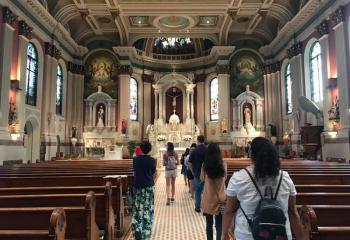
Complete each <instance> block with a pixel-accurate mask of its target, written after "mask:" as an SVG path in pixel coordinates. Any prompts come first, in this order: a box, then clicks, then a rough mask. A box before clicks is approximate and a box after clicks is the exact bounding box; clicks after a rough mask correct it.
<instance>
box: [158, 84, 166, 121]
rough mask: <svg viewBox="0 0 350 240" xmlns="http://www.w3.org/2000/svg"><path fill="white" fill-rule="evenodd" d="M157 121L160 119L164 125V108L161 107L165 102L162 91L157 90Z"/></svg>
mask: <svg viewBox="0 0 350 240" xmlns="http://www.w3.org/2000/svg"><path fill="white" fill-rule="evenodd" d="M158 96H159V119H161V122H163V123H164V107H163V101H165V99H164V96H163V89H161V88H159V94H158Z"/></svg>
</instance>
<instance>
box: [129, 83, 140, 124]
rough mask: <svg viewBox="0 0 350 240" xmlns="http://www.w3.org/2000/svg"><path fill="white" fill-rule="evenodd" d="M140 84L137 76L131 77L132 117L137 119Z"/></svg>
mask: <svg viewBox="0 0 350 240" xmlns="http://www.w3.org/2000/svg"><path fill="white" fill-rule="evenodd" d="M137 93H138V85H137V81H136V79H135V78H130V119H131V120H135V121H136V120H137V109H138V94H137Z"/></svg>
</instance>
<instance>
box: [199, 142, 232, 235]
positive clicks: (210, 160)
mask: <svg viewBox="0 0 350 240" xmlns="http://www.w3.org/2000/svg"><path fill="white" fill-rule="evenodd" d="M226 169H227V167H226V164H225V163H224V161H223V159H222V157H221V152H220V148H219V145H218V144H216V143H210V144H209V145H208V149H207V153H206V156H205V159H204V162H203V166H202V171H201V181H202V182H204V188H203V193H202V209H203V214H204V216H205V219H206V232H207V240H213V223H214V218H215V228H216V240H221V226H222V213H221V211H222V210H223V207H224V206H225V202H226V196H225V180H226Z"/></svg>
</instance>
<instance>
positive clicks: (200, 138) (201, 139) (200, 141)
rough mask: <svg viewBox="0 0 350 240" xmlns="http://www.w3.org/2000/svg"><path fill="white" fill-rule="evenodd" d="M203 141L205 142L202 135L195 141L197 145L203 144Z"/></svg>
mask: <svg viewBox="0 0 350 240" xmlns="http://www.w3.org/2000/svg"><path fill="white" fill-rule="evenodd" d="M204 140H205V138H204V136H203V135H199V136H198V137H197V141H198V142H199V143H204Z"/></svg>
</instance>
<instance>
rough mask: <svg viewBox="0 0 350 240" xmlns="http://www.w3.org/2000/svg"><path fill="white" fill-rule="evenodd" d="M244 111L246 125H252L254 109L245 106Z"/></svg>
mask: <svg viewBox="0 0 350 240" xmlns="http://www.w3.org/2000/svg"><path fill="white" fill-rule="evenodd" d="M243 113H244V119H245V125H246V126H248V125H252V121H251V118H252V111H251V110H250V108H249V107H248V106H245V107H244V111H243Z"/></svg>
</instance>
